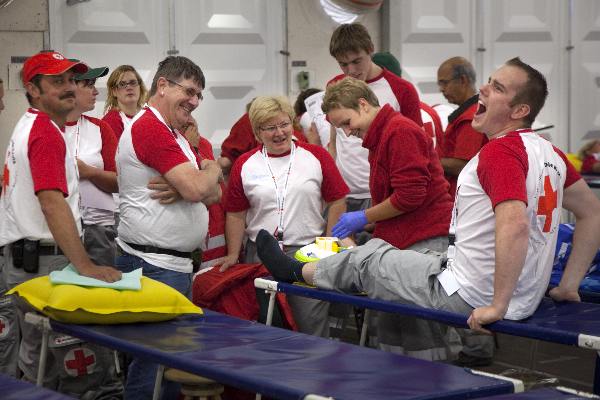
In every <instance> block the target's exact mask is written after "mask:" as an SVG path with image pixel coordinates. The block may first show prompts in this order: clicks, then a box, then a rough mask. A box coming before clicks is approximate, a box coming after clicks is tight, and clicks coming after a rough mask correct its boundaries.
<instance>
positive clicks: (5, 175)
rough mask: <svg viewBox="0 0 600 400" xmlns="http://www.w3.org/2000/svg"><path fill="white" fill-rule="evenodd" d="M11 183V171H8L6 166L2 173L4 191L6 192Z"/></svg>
mask: <svg viewBox="0 0 600 400" xmlns="http://www.w3.org/2000/svg"><path fill="white" fill-rule="evenodd" d="M9 183H10V171H9V170H8V166H7V165H6V164H4V171H3V173H2V191H3V192H6V188H7V187H8V184H9Z"/></svg>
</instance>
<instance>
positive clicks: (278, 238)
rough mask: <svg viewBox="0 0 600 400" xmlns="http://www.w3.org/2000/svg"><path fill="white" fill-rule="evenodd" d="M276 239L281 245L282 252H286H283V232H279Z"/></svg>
mask: <svg viewBox="0 0 600 400" xmlns="http://www.w3.org/2000/svg"><path fill="white" fill-rule="evenodd" d="M275 238H276V239H277V244H279V248H280V249H281V251H283V252H285V250H283V232H277V233H276V234H275Z"/></svg>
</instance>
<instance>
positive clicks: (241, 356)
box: [28, 311, 523, 400]
mask: <svg viewBox="0 0 600 400" xmlns="http://www.w3.org/2000/svg"><path fill="white" fill-rule="evenodd" d="M28 315H32V314H28ZM35 318H37V319H38V321H33V319H35ZM35 318H34V317H31V316H30V317H29V321H30V322H33V323H37V324H39V326H40V327H42V328H44V329H52V330H54V331H57V332H61V333H65V334H68V335H71V336H74V337H77V338H80V339H83V340H86V341H89V342H93V343H97V344H100V345H103V346H106V347H108V348H111V349H115V350H118V351H122V352H126V353H129V354H131V355H133V356H135V357H139V358H142V359H145V360H147V361H150V362H154V363H158V364H160V365H161V366H163V367H170V368H177V369H180V370H184V371H187V372H190V373H193V374H196V375H201V376H203V377H206V378H209V379H212V380H215V381H218V382H220V383H223V384H226V385H231V386H235V387H237V388H240V389H244V390H249V391H253V392H257V393H261V394H263V395H266V396H269V397H272V398H277V399H290V400H291V399H305V400H316V399H326V398H334V399H367V398H368V399H375V400H376V399H391V398H393V399H467V398H478V397H485V396H491V395H494V394H503V393H512V392H518V391H522V390H523V383H522V382H521V381H519V380H515V379H506V378H504V377H498V376H495V375H489V374H484V373H480V372H477V371H471V370H466V369H463V368H458V367H454V366H451V365H445V364H440V363H432V362H428V361H423V360H417V359H412V358H408V357H404V356H400V355H395V354H390V353H385V352H381V351H377V350H373V349H367V348H362V347H358V346H354V345H351V344H347V343H341V342H336V341H330V340H327V339H322V338H318V337H314V336H308V335H304V334H301V333H297V332H293V331H288V330H284V329H279V328H274V327H269V326H265V325H262V324H259V323H255V322H251V321H245V320H241V319H237V318H234V317H230V316H227V315H223V314H219V313H216V312H211V311H205V315H204V316H185V317H179V318H176V319H174V320H171V321H166V322H160V323H146V324H141V323H138V324H125V325H112V326H111V325H74V324H65V323H60V322H56V321H52V320H48V319H47V318H46V317H42V316H36V317H35ZM41 358H42V359H44V354H42V357H41ZM163 367H161V368H159V374H158V375H157V385H156V388H155V389H156V391H155V396H156V394H157V393H158V390H159V387H160V382H161V377H162V369H163ZM42 371H43V370H42ZM38 378H39V377H38Z"/></svg>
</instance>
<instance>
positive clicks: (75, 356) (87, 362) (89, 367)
mask: <svg viewBox="0 0 600 400" xmlns="http://www.w3.org/2000/svg"><path fill="white" fill-rule="evenodd" d="M95 365H96V355H95V354H94V352H93V351H91V350H90V349H87V348H85V347H78V348H76V349H73V350H69V352H68V353H67V355H66V356H65V371H67V374H69V375H70V376H83V375H88V374H91V373H92V372H94V366H95Z"/></svg>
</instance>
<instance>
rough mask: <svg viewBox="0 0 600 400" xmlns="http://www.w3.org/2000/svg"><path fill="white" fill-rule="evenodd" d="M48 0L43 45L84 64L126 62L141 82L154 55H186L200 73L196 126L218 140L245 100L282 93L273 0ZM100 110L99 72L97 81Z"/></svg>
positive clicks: (280, 23)
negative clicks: (47, 27)
mask: <svg viewBox="0 0 600 400" xmlns="http://www.w3.org/2000/svg"><path fill="white" fill-rule="evenodd" d="M66 3H67V2H65V1H63V0H50V43H51V47H52V48H54V49H56V50H58V51H60V52H62V53H64V54H65V56H67V57H72V58H78V59H81V60H83V61H85V62H86V63H88V64H90V65H91V66H104V65H106V66H108V67H109V68H111V69H113V68H115V67H117V66H119V65H121V64H131V65H133V66H134V67H135V68H136V69H137V70H138V71H139V72H140V74H141V75H142V78H143V79H144V81H145V82H146V85H147V86H148V88H149V87H150V84H151V80H152V77H153V76H154V73H155V71H156V66H157V64H158V62H159V61H161V60H162V59H164V58H165V57H166V56H167V55H169V54H178V55H182V56H186V57H188V58H190V59H192V60H193V61H194V62H196V63H197V64H198V65H199V66H200V67H201V68H202V70H203V72H204V74H205V76H206V88H205V91H204V95H205V96H204V97H205V100H204V102H203V103H201V104H200V106H199V108H198V109H197V110H196V111H195V112H194V116H195V117H196V119H197V120H198V125H199V129H200V132H201V133H202V135H203V136H205V137H206V138H208V139H209V140H210V141H211V142H212V143H213V146H215V147H218V146H219V145H220V143H221V141H222V140H223V138H224V137H225V136H226V135H227V134H228V133H229V129H230V128H231V126H232V125H233V124H234V122H235V121H236V120H237V119H238V118H239V117H240V116H241V115H242V114H243V113H244V112H245V105H246V103H247V102H248V101H249V100H250V99H252V98H253V97H254V96H256V95H258V94H272V93H278V94H285V73H284V71H285V61H284V59H283V56H282V55H280V53H279V51H280V50H281V49H282V48H283V40H284V37H285V36H284V32H285V20H284V16H283V7H282V4H281V1H279V0H278V1H273V0H178V1H174V0H169V1H160V0H92V1H89V2H83V3H79V4H75V5H72V6H69V5H67V4H66ZM98 83H99V84H98V85H97V86H98V88H99V89H100V92H101V93H100V97H99V100H100V101H98V104H97V107H96V110H95V111H94V113H93V114H94V115H96V116H101V113H102V109H103V108H104V100H105V99H106V89H105V88H106V78H103V79H101V80H99V81H98Z"/></svg>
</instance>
